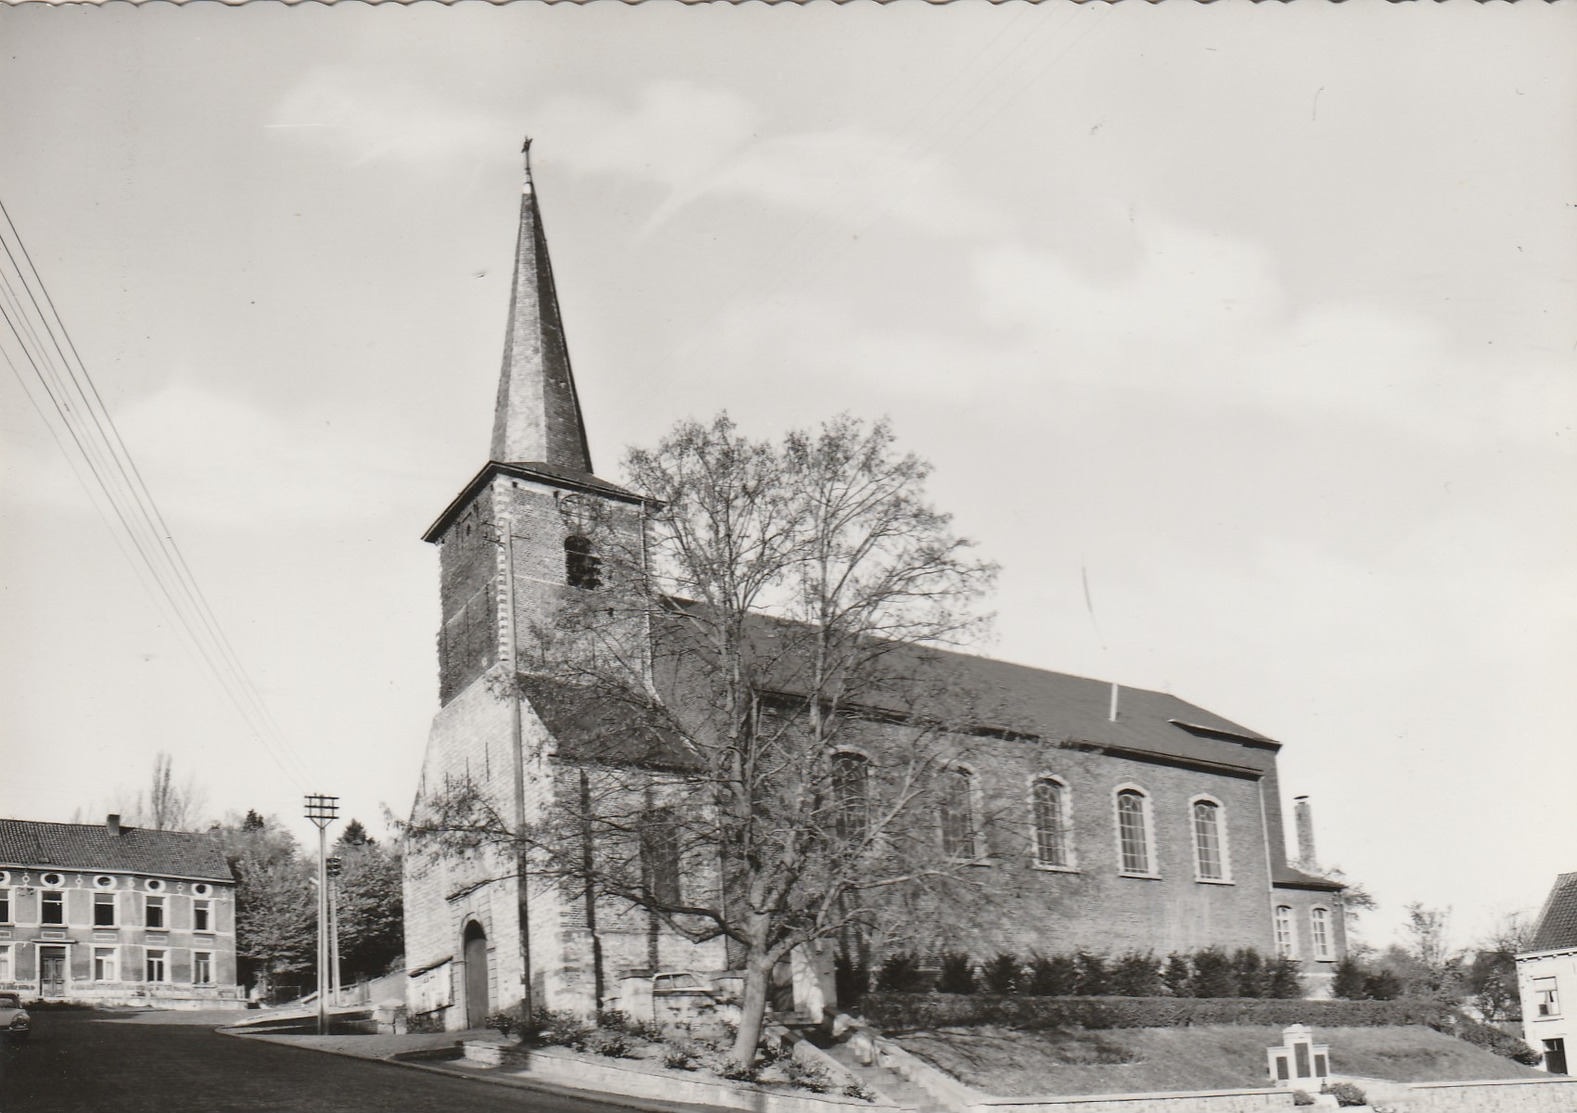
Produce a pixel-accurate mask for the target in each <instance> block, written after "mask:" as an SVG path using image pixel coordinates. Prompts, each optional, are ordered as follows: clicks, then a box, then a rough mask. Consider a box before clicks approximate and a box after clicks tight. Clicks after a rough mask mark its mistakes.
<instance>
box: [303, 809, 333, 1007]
mask: <svg viewBox="0 0 1577 1113" xmlns="http://www.w3.org/2000/svg"><path fill="white" fill-rule="evenodd" d="M306 814H307V818H308V819H310V820H311V821H312V822H313V823H314V824H315V825H316V826H317V829H318V1035H320V1036H326V1035H328V1033H329V1001H328V996H329V931H328V928H329V844H328V829H329V824H330V823H333V822H334V820H335V819H336V818H337V817H338V815H339V797H338V796H324V795H322V794H320V793H310V794H308V796H307V802H306Z"/></svg>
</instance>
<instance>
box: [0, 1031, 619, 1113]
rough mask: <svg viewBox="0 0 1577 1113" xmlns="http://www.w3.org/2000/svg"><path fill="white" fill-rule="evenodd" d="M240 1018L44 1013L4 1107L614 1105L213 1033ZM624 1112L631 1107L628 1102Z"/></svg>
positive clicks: (104, 1110)
mask: <svg viewBox="0 0 1577 1113" xmlns="http://www.w3.org/2000/svg"><path fill="white" fill-rule="evenodd" d="M235 1019H237V1014H235V1013H228V1014H222V1015H221V1014H212V1013H204V1014H196V1013H153V1014H139V1013H117V1012H108V1011H105V1012H100V1011H89V1010H81V1011H78V1010H69V1011H68V1010H61V1011H54V1010H47V1011H39V1012H37V1013H34V1014H33V1038H32V1041H31V1042H30V1043H28V1044H27V1045H26V1046H25V1047H22V1048H11V1047H0V1111H3V1113H79V1111H81V1113H141V1111H147V1113H185V1111H191V1113H198V1111H202V1113H217V1111H221V1110H281V1111H291V1113H351V1111H355V1113H364V1111H365V1113H371V1111H375V1110H376V1111H379V1113H383V1111H400V1113H404V1111H410V1113H428V1111H431V1113H455V1111H460V1110H464V1111H466V1113H471V1111H475V1113H492V1111H495V1110H496V1111H500V1113H502V1111H509V1113H520V1111H522V1110H530V1111H532V1113H607V1111H608V1110H610V1109H613V1108H615V1107H610V1106H604V1105H600V1104H596V1103H592V1102H587V1101H579V1100H576V1099H573V1098H565V1097H558V1096H552V1095H546V1094H538V1093H533V1092H531V1091H528V1090H522V1089H516V1088H513V1087H507V1086H496V1085H489V1084H487V1083H485V1082H472V1081H468V1080H466V1079H463V1078H450V1077H446V1076H444V1075H441V1074H435V1073H432V1072H429V1071H420V1070H413V1069H411V1068H409V1067H403V1066H395V1065H393V1064H390V1063H380V1062H374V1061H370V1060H365V1059H353V1058H347V1057H344V1056H340V1055H326V1054H324V1053H322V1052H319V1051H308V1050H303V1049H299V1048H295V1047H288V1046H283V1045H280V1044H275V1043H269V1042H266V1041H262V1040H254V1039H240V1038H236V1037H234V1036H225V1035H220V1034H219V1033H217V1032H215V1031H213V1027H214V1025H216V1024H221V1023H224V1022H225V1021H226V1020H235ZM619 1113H628V1111H627V1110H620V1111H619Z"/></svg>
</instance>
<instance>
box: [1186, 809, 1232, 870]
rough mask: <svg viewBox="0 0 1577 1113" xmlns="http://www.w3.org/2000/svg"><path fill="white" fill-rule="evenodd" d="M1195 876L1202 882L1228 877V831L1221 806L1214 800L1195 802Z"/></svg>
mask: <svg viewBox="0 0 1577 1113" xmlns="http://www.w3.org/2000/svg"><path fill="white" fill-rule="evenodd" d="M1192 811H1193V819H1194V875H1195V876H1196V877H1198V878H1199V880H1201V881H1225V880H1226V877H1227V847H1226V831H1225V828H1224V826H1223V823H1222V819H1221V805H1220V804H1219V803H1217V802H1216V801H1214V800H1210V799H1199V800H1195V801H1194V802H1193V807H1192Z"/></svg>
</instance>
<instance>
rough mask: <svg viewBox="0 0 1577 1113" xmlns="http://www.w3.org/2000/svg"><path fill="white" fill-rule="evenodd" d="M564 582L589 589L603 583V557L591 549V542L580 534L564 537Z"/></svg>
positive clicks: (571, 585)
mask: <svg viewBox="0 0 1577 1113" xmlns="http://www.w3.org/2000/svg"><path fill="white" fill-rule="evenodd" d="M564 582H565V583H567V584H569V586H570V587H583V588H587V589H588V590H589V589H591V588H595V587H600V586H601V585H602V558H601V557H599V556H597V555H596V554H595V553H593V552H592V551H591V542H590V541H588V540H587V539H586V538H584V537H581V536H580V535H578V534H576V535H572V536H570V537H566V538H565V539H564Z"/></svg>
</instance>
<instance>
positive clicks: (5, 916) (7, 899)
mask: <svg viewBox="0 0 1577 1113" xmlns="http://www.w3.org/2000/svg"><path fill="white" fill-rule="evenodd" d="M10 922H11V890H10V889H0V924H9V923H10Z"/></svg>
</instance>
